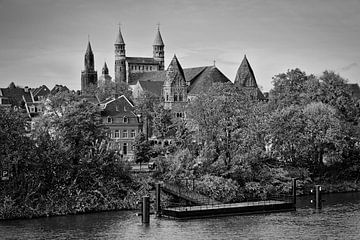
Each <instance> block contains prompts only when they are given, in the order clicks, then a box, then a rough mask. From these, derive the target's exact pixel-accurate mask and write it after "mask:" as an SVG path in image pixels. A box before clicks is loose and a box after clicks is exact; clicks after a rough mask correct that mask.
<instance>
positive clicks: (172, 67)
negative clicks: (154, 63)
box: [166, 55, 186, 80]
mask: <svg viewBox="0 0 360 240" xmlns="http://www.w3.org/2000/svg"><path fill="white" fill-rule="evenodd" d="M172 71H174V72H178V73H180V75H181V77H183V78H184V80H186V79H185V74H184V70H183V68H182V67H181V65H180V63H179V60H178V59H177V57H176V55H174V57H173V58H172V60H171V62H170V64H169V67H168V68H167V70H166V72H167V73H169V72H172Z"/></svg>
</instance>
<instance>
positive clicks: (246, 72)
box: [234, 55, 257, 87]
mask: <svg viewBox="0 0 360 240" xmlns="http://www.w3.org/2000/svg"><path fill="white" fill-rule="evenodd" d="M234 84H239V85H240V86H243V87H257V83H256V79H255V75H254V71H253V70H252V68H251V66H250V64H249V61H248V60H247V58H246V55H245V56H244V59H243V60H242V62H241V64H240V66H239V68H238V71H237V73H236V77H235V81H234Z"/></svg>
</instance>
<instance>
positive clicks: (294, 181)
mask: <svg viewBox="0 0 360 240" xmlns="http://www.w3.org/2000/svg"><path fill="white" fill-rule="evenodd" d="M292 197H293V204H294V207H296V178H293V179H292Z"/></svg>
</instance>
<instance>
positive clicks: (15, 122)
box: [0, 94, 132, 218]
mask: <svg viewBox="0 0 360 240" xmlns="http://www.w3.org/2000/svg"><path fill="white" fill-rule="evenodd" d="M45 109H46V110H45V112H44V115H43V116H42V117H41V119H39V121H38V125H37V126H36V127H35V130H34V131H32V132H30V131H28V132H25V128H24V126H25V125H26V121H27V118H24V116H21V115H20V113H18V112H16V111H13V110H1V111H2V112H1V114H0V124H1V126H0V128H1V136H0V137H1V169H2V170H9V171H10V178H9V180H6V181H2V182H1V184H2V185H1V187H2V189H1V198H0V200H1V203H2V204H1V207H0V218H9V217H34V216H41V215H46V216H48V215H59V214H60V215H61V214H72V213H79V212H88V211H99V210H111V209H122V208H126V207H127V206H126V204H125V203H124V202H123V201H122V200H123V199H124V198H125V197H126V195H127V192H128V189H129V188H130V187H131V184H132V180H131V178H130V175H129V171H128V169H129V167H128V166H127V164H125V163H124V162H122V161H121V158H120V157H119V156H117V155H116V153H115V152H113V151H108V150H107V144H106V140H107V139H106V136H105V134H104V132H103V130H102V129H101V128H99V126H98V124H99V120H100V118H99V113H98V111H97V110H96V107H95V106H93V105H92V104H90V103H87V102H84V101H81V100H80V99H77V97H76V96H75V95H72V94H60V95H55V96H52V97H50V98H49V99H48V100H47V102H46V104H45Z"/></svg>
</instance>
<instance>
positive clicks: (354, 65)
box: [341, 62, 359, 71]
mask: <svg viewBox="0 0 360 240" xmlns="http://www.w3.org/2000/svg"><path fill="white" fill-rule="evenodd" d="M358 66H359V64H358V63H356V62H353V63H351V64H349V65H346V66H344V67H342V68H341V70H343V71H349V70H350V69H353V68H355V67H358Z"/></svg>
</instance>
